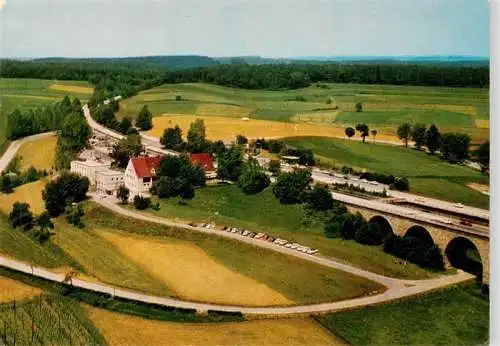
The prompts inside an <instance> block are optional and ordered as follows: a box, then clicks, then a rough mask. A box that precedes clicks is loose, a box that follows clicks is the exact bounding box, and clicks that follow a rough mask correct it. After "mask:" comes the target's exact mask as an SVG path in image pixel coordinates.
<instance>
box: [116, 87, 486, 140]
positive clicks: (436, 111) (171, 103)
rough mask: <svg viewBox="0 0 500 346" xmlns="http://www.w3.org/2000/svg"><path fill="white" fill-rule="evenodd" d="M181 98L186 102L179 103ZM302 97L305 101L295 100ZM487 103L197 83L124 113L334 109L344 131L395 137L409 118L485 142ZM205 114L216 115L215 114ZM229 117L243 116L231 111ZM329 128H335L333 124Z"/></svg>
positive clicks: (431, 92)
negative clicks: (357, 127) (369, 130)
mask: <svg viewBox="0 0 500 346" xmlns="http://www.w3.org/2000/svg"><path fill="white" fill-rule="evenodd" d="M177 95H179V96H181V97H182V101H175V97H176V96H177ZM297 96H300V97H304V98H305V100H306V101H305V102H297V101H294V99H295V97H297ZM329 98H331V99H332V100H333V102H332V104H330V105H328V104H326V100H327V99H329ZM356 102H363V104H365V106H366V107H365V110H364V111H363V112H362V113H355V112H353V111H354V105H355V103H356ZM488 103H489V99H488V90H486V89H469V88H467V89H458V88H436V87H412V86H390V85H383V86H382V85H357V84H328V88H327V89H323V88H318V87H316V86H311V87H308V88H304V89H298V90H287V91H265V90H244V89H235V88H227V87H222V86H215V85H209V84H203V83H193V84H166V85H163V86H160V87H157V88H153V89H150V90H146V91H143V92H141V93H139V94H138V95H137V96H134V97H132V98H130V99H128V100H124V101H123V102H122V108H121V110H120V114H121V115H125V114H126V115H130V116H135V115H137V113H138V112H139V110H140V108H141V107H142V106H143V105H145V104H147V105H148V106H149V107H150V109H151V111H152V112H153V114H154V115H159V114H162V113H180V114H187V113H189V114H201V113H202V112H201V111H200V109H202V108H203V107H204V106H206V105H207V104H208V105H212V106H213V105H217V104H218V105H235V106H241V107H245V108H247V109H248V110H249V114H250V115H251V117H252V118H255V119H266V120H278V121H292V120H293V119H292V116H293V115H296V114H301V113H303V112H306V113H307V112H308V111H312V110H314V109H318V108H327V109H328V108H330V110H331V112H332V113H337V112H338V111H334V110H333V108H332V107H333V106H338V107H339V111H340V114H339V115H338V116H337V119H336V121H335V123H334V124H338V125H341V126H345V124H353V123H357V122H359V121H366V122H367V123H368V124H370V125H372V127H375V128H377V129H378V130H379V132H381V133H382V132H383V133H386V132H387V133H388V134H394V133H395V129H396V127H397V125H398V124H400V123H401V122H402V121H404V120H407V119H408V118H409V116H410V117H411V119H412V120H413V121H414V122H416V121H421V122H424V123H426V124H428V125H430V124H431V123H433V122H434V123H436V124H438V125H440V126H441V129H442V130H446V131H457V130H460V131H466V132H467V133H469V134H470V135H472V137H473V140H474V141H480V140H484V138H487V137H488V136H489V133H488V130H487V129H483V130H480V129H478V128H476V126H475V125H474V119H488V118H489V114H488ZM200 106H201V108H200ZM422 107H423V108H424V109H422ZM313 113H314V112H313ZM203 114H204V115H211V114H210V112H209V113H203ZM308 114H311V113H308ZM212 115H220V114H212ZM227 115H228V116H235V117H240V116H241V115H240V114H231V113H230V112H229V113H228V114H227ZM324 125H326V126H331V125H332V124H331V121H330V120H328V121H325V123H324Z"/></svg>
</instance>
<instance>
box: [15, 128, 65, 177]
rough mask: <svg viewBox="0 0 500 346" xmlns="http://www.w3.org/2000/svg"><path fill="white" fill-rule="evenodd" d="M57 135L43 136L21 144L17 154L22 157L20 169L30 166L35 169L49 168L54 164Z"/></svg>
mask: <svg viewBox="0 0 500 346" xmlns="http://www.w3.org/2000/svg"><path fill="white" fill-rule="evenodd" d="M56 144H57V136H52V137H45V138H40V139H36V140H34V141H29V142H26V143H24V144H23V145H21V147H20V148H19V151H18V152H17V155H18V156H21V157H22V160H21V170H25V169H27V168H29V167H30V166H34V167H35V168H37V169H45V170H47V171H48V170H50V169H51V168H52V166H53V165H54V156H55V153H56Z"/></svg>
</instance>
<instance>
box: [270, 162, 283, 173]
mask: <svg viewBox="0 0 500 346" xmlns="http://www.w3.org/2000/svg"><path fill="white" fill-rule="evenodd" d="M268 169H269V172H271V173H272V174H273V176H278V175H279V174H280V173H281V163H280V160H271V161H269V168H268Z"/></svg>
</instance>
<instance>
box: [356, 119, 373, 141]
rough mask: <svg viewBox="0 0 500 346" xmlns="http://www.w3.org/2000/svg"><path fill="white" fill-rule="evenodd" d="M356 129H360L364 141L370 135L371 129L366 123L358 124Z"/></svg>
mask: <svg viewBox="0 0 500 346" xmlns="http://www.w3.org/2000/svg"><path fill="white" fill-rule="evenodd" d="M356 130H357V131H359V133H360V134H361V137H363V143H364V142H365V139H366V137H368V136H369V132H370V129H369V128H368V125H366V124H358V125H356Z"/></svg>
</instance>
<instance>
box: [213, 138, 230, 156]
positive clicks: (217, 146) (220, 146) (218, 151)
mask: <svg viewBox="0 0 500 346" xmlns="http://www.w3.org/2000/svg"><path fill="white" fill-rule="evenodd" d="M225 151H226V145H225V144H224V142H223V141H221V140H217V141H215V142H213V143H212V144H211V145H210V153H211V154H212V155H215V156H217V157H219V156H220V155H222V154H223V153H224V152H225Z"/></svg>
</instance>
